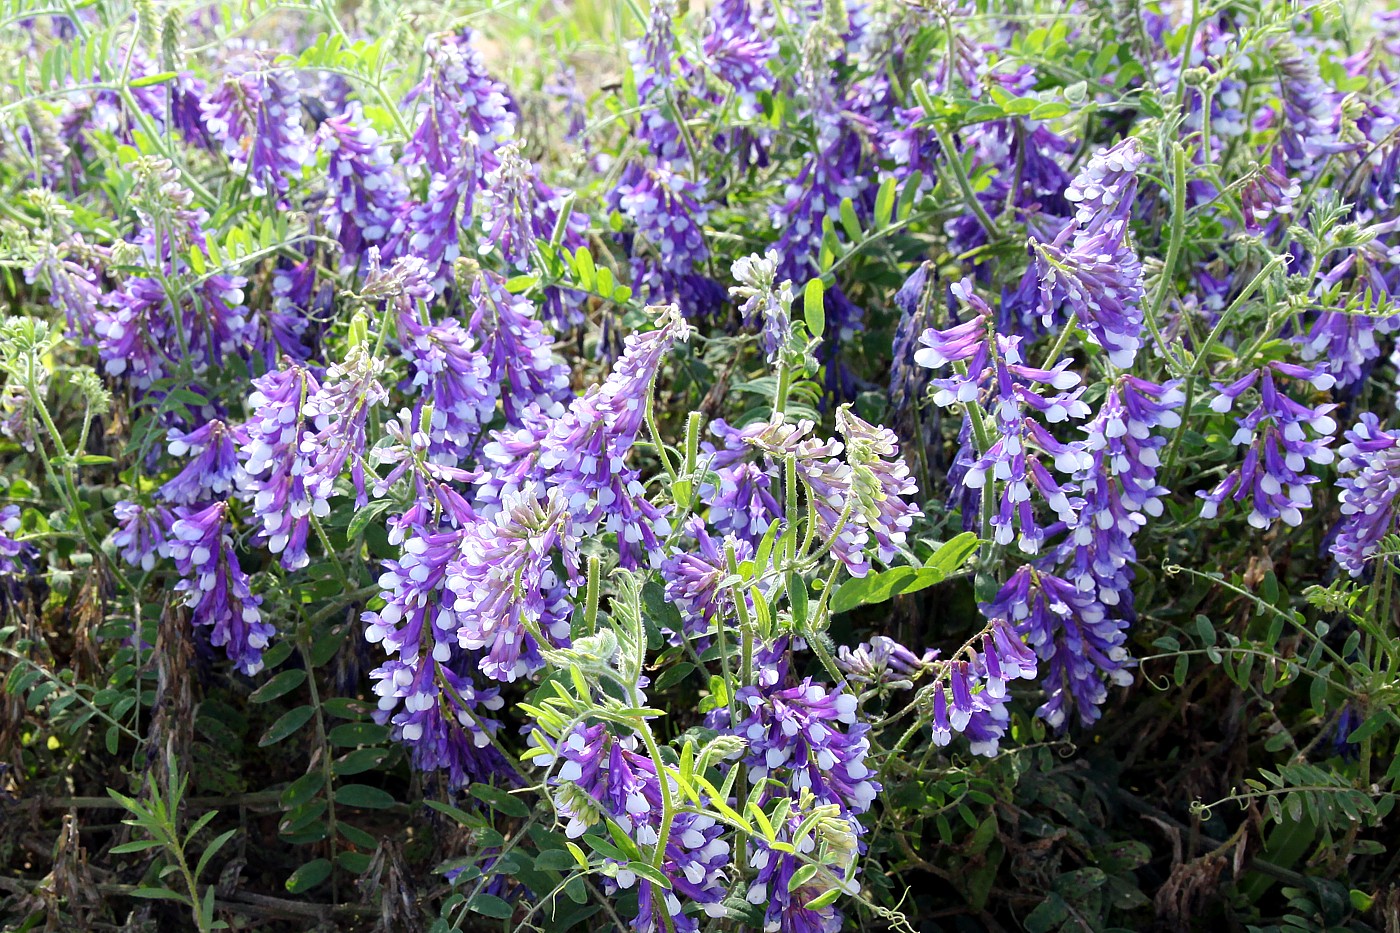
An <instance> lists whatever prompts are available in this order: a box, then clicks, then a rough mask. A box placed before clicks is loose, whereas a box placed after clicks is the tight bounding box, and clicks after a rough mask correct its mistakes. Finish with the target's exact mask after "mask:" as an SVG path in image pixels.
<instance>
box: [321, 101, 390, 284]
mask: <svg viewBox="0 0 1400 933" xmlns="http://www.w3.org/2000/svg"><path fill="white" fill-rule="evenodd" d="M316 141H317V144H318V145H319V147H320V149H321V151H322V152H325V153H326V156H327V165H326V175H327V178H328V181H329V183H330V191H329V193H328V198H327V200H326V203H325V205H324V206H323V207H322V209H321V216H322V218H323V220H324V222H325V224H326V230H327V232H328V233H329V234H330V235H331V236H332V237H334V238H335V239H336V240H337V241H338V242H339V243H340V246H341V264H342V266H343V267H345V268H347V269H354V268H356V267H358V266H359V263H360V259H361V257H362V256H363V254H364V252H365V250H366V249H368V248H369V247H371V246H383V245H385V243H386V242H387V241H388V239H389V235H390V233H391V232H392V230H393V226H394V220H395V218H396V217H397V216H398V214H399V212H400V211H401V210H403V206H404V204H405V202H407V200H408V186H407V185H405V184H404V181H403V179H402V178H401V177H400V176H399V174H398V173H397V172H396V171H395V169H394V164H393V159H392V158H391V156H390V153H389V150H388V147H386V146H385V145H384V144H383V143H381V142H380V141H379V136H378V134H376V133H375V131H374V128H373V127H371V126H369V125H368V123H367V122H366V121H365V116H364V112H363V111H362V110H361V109H360V108H359V106H358V105H355V106H354V107H352V109H350V110H348V111H346V112H345V113H343V114H341V115H340V116H339V117H331V118H330V119H327V120H325V121H324V122H323V123H322V124H321V129H320V131H319V132H318V133H317V134H316Z"/></svg>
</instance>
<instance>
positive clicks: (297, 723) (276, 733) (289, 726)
mask: <svg viewBox="0 0 1400 933" xmlns="http://www.w3.org/2000/svg"><path fill="white" fill-rule="evenodd" d="M314 715H316V710H315V709H313V708H312V707H310V706H298V707H297V708H296V709H292V710H288V711H287V712H285V713H283V714H282V717H281V718H280V719H278V720H277V721H276V722H274V723H273V724H272V725H271V726H270V727H268V730H267V731H266V732H265V733H263V737H262V738H260V739H258V747H259V748H266V747H267V746H269V745H276V744H277V743H278V742H280V741H282V740H283V739H285V738H287V737H288V736H290V735H291V734H292V733H294V732H296V731H297V730H298V729H300V728H301V727H302V726H304V725H306V724H307V723H308V722H310V721H311V717H312V716H314Z"/></svg>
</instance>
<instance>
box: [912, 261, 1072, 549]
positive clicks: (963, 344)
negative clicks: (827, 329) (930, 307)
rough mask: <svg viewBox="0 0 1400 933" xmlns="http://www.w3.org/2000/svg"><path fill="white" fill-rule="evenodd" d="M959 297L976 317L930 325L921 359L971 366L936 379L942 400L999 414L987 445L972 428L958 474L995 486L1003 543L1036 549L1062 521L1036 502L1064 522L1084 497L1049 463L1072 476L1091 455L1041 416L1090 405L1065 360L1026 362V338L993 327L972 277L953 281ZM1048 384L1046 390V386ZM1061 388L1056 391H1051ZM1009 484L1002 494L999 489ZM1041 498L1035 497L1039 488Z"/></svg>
mask: <svg viewBox="0 0 1400 933" xmlns="http://www.w3.org/2000/svg"><path fill="white" fill-rule="evenodd" d="M953 294H954V295H955V296H957V297H958V298H960V299H961V300H962V301H963V302H965V303H966V304H968V305H969V306H970V307H971V308H972V309H973V310H974V311H975V316H974V317H973V318H972V319H970V320H969V321H967V322H966V323H964V324H956V325H954V326H952V327H950V328H947V329H946V330H942V331H939V330H934V329H932V328H930V329H929V330H928V331H925V332H924V335H923V336H922V337H921V338H920V342H921V343H923V344H924V348H923V349H921V350H919V351H918V352H917V353H916V354H915V356H914V359H915V362H917V363H918V364H919V365H921V366H928V367H930V368H941V367H943V366H946V365H947V364H948V363H950V362H959V361H960V362H963V363H965V364H966V375H960V374H955V375H953V376H950V377H948V378H943V379H934V380H933V381H932V385H933V387H934V388H935V390H936V391H935V393H934V402H935V403H936V404H938V405H941V406H944V407H946V406H949V405H952V404H954V403H957V402H962V403H967V402H973V401H976V402H978V403H979V404H980V405H981V407H982V408H983V409H985V410H986V411H988V412H989V413H990V414H991V415H992V416H993V417H992V418H991V419H984V421H983V429H984V430H985V431H986V432H987V433H988V437H987V438H986V442H987V449H986V450H980V451H979V450H974V449H968V447H967V445H970V444H972V443H973V442H974V440H975V438H974V435H973V432H972V431H971V429H969V430H968V432H967V437H966V439H965V441H964V451H965V452H963V451H960V452H959V454H958V460H957V474H958V477H959V478H960V479H961V483H962V485H963V486H964V487H966V488H967V489H971V490H980V489H984V488H985V487H986V486H987V485H988V484H989V483H991V484H992V492H993V502H994V503H995V511H994V512H993V513H992V514H991V515H990V516H987V520H988V521H989V522H990V524H991V526H992V528H993V529H994V532H995V538H996V541H997V543H999V544H1010V543H1011V542H1012V540H1016V541H1017V544H1018V546H1019V547H1020V548H1021V550H1023V551H1025V552H1026V553H1030V554H1034V553H1037V552H1038V551H1039V550H1040V546H1041V544H1042V543H1043V542H1044V540H1045V539H1046V538H1047V537H1048V536H1049V535H1050V534H1051V533H1052V532H1054V531H1056V530H1058V524H1056V525H1052V526H1043V525H1042V524H1041V523H1040V521H1039V519H1038V518H1037V516H1036V513H1035V499H1036V498H1037V496H1038V498H1039V499H1040V500H1041V501H1043V502H1044V503H1045V504H1046V505H1048V506H1049V507H1050V509H1051V510H1052V511H1053V512H1054V513H1055V515H1056V519H1057V523H1066V524H1068V523H1071V522H1073V521H1074V518H1075V514H1076V512H1077V510H1078V507H1079V505H1080V504H1081V500H1079V499H1077V498H1075V497H1074V496H1073V494H1074V492H1075V487H1074V484H1073V483H1070V482H1062V481H1061V480H1059V479H1057V478H1056V477H1055V475H1054V474H1053V473H1051V472H1050V469H1049V467H1047V466H1046V465H1045V460H1047V459H1048V460H1049V461H1050V462H1051V463H1052V464H1053V465H1054V467H1055V469H1056V470H1057V471H1058V472H1060V473H1062V474H1066V475H1072V474H1074V473H1075V472H1076V471H1078V470H1079V469H1081V468H1083V466H1084V464H1085V461H1086V456H1085V453H1084V450H1083V446H1082V445H1081V444H1068V443H1065V442H1063V441H1060V440H1058V439H1057V438H1056V437H1055V436H1054V435H1052V434H1051V433H1050V432H1049V431H1048V430H1047V429H1046V428H1045V426H1044V425H1043V424H1041V421H1042V420H1044V421H1045V422H1047V423H1049V424H1058V423H1060V422H1063V421H1066V420H1068V419H1071V418H1083V417H1085V416H1086V415H1088V414H1089V407H1088V406H1087V405H1086V404H1084V402H1082V401H1080V396H1081V395H1082V394H1083V392H1084V389H1083V387H1078V388H1076V386H1077V385H1078V383H1079V377H1078V376H1077V375H1076V374H1074V373H1072V372H1070V371H1069V370H1068V369H1067V368H1066V367H1067V366H1068V365H1069V361H1068V360H1061V361H1060V362H1058V363H1056V364H1055V365H1054V366H1053V367H1052V368H1050V369H1042V368H1036V367H1033V366H1029V365H1027V364H1026V363H1024V362H1023V361H1022V359H1021V350H1020V344H1021V338H1019V337H1003V336H1001V335H999V334H997V333H995V331H994V329H993V326H994V325H993V323H992V322H993V316H992V311H991V308H990V307H988V306H987V304H986V302H984V301H982V300H981V299H980V298H979V297H977V295H976V294H975V293H973V292H972V287H971V282H970V281H967V280H964V281H963V282H961V283H959V284H957V285H955V286H953ZM1041 387H1045V388H1041ZM1051 389H1053V390H1056V391H1057V394H1053V395H1052V394H1050V392H1049V391H1048V390H1051ZM998 486H1000V487H1001V492H1000V495H999V496H996V495H995V493H996V490H997V487H998ZM1033 490H1034V492H1035V493H1036V494H1037V496H1033V495H1032V491H1033Z"/></svg>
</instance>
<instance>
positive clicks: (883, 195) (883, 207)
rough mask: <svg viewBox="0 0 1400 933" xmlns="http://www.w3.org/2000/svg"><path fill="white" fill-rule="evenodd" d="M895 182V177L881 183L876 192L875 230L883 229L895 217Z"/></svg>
mask: <svg viewBox="0 0 1400 933" xmlns="http://www.w3.org/2000/svg"><path fill="white" fill-rule="evenodd" d="M894 198H895V181H894V178H893V176H891V177H889V178H886V179H885V180H884V181H882V182H881V183H880V190H879V191H877V192H875V229H876V230H880V229H883V228H884V227H885V226H886V225H888V224H889V222H890V218H891V217H893V216H894Z"/></svg>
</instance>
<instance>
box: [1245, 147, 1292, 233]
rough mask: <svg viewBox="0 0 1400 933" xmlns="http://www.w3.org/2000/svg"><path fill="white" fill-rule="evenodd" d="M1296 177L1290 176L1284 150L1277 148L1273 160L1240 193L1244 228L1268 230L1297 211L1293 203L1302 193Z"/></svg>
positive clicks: (1258, 230)
mask: <svg viewBox="0 0 1400 933" xmlns="http://www.w3.org/2000/svg"><path fill="white" fill-rule="evenodd" d="M1302 190H1303V189H1302V187H1301V186H1300V185H1299V184H1298V182H1297V180H1296V179H1293V178H1289V177H1288V169H1287V166H1286V165H1284V158H1283V151H1282V150H1280V149H1275V150H1274V153H1273V156H1272V157H1271V158H1270V160H1269V162H1268V163H1267V164H1265V165H1262V166H1260V167H1259V174H1258V175H1257V176H1256V177H1255V178H1254V179H1253V180H1251V181H1250V182H1249V183H1248V184H1247V185H1245V188H1244V191H1243V192H1241V193H1240V209H1241V211H1243V213H1244V227H1245V229H1246V230H1248V231H1249V232H1250V233H1256V234H1259V233H1264V232H1266V231H1268V230H1272V229H1273V228H1274V227H1275V226H1276V225H1277V224H1278V218H1280V217H1286V216H1287V215H1289V214H1291V213H1293V202H1294V201H1296V200H1298V198H1299V196H1301V194H1302Z"/></svg>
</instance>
